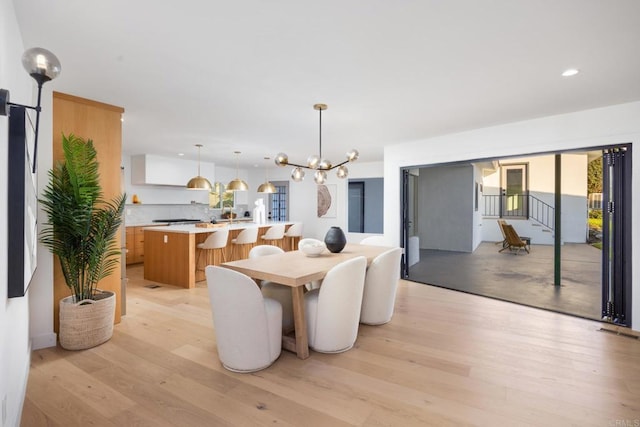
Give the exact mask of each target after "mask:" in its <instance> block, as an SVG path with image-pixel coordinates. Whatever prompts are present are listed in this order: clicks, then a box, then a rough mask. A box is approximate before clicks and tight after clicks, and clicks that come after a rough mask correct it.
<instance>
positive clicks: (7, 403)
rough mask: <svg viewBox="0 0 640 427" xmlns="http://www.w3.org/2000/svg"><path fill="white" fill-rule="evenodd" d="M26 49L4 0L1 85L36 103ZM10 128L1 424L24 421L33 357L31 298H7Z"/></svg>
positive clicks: (3, 209)
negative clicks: (25, 61) (23, 60)
mask: <svg viewBox="0 0 640 427" xmlns="http://www.w3.org/2000/svg"><path fill="white" fill-rule="evenodd" d="M23 51H24V46H23V44H22V39H21V37H20V30H19V28H18V23H17V20H16V16H15V11H14V8H13V2H12V1H11V0H0V58H1V59H2V60H1V61H0V87H2V88H4V89H8V90H9V91H10V99H11V101H12V102H16V103H19V104H28V105H34V102H33V99H34V93H33V92H34V90H33V88H34V87H35V84H34V82H33V80H32V79H31V77H29V76H28V75H27V73H25V72H24V70H23V68H22V65H21V56H22V52H23ZM7 132H8V118H7V117H4V116H0V146H1V147H2V149H0V173H2V175H3V178H2V180H1V181H2V185H0V200H2V203H1V204H0V218H2V221H0V247H2V248H3V250H2V251H0V253H1V255H0V408H3V407H5V408H6V410H1V409H0V417H1V418H0V425H2V426H17V425H19V424H20V417H21V413H22V404H23V401H24V394H25V391H26V386H27V378H28V374H29V361H30V350H31V349H30V342H29V298H30V294H31V293H32V292H33V290H30V291H29V292H28V293H27V295H26V296H24V297H22V298H11V299H9V298H7V292H8V290H7V268H9V266H8V265H7V251H6V250H4V249H6V248H7V244H8V243H7V221H6V218H7V203H6V200H7V186H6V185H5V183H6V182H7V178H6V173H7V155H8V152H7V140H8V138H7Z"/></svg>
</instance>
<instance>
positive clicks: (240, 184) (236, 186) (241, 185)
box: [227, 151, 249, 191]
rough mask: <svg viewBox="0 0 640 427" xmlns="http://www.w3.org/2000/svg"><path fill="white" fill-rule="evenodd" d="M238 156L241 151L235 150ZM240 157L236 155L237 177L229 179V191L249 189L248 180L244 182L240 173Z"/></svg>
mask: <svg viewBox="0 0 640 427" xmlns="http://www.w3.org/2000/svg"><path fill="white" fill-rule="evenodd" d="M233 153H234V154H235V155H236V156H239V155H240V152H239V151H234V152H233ZM238 169H239V168H238V157H236V178H235V179H232V180H231V181H229V184H227V190H228V191H247V190H248V189H249V186H248V185H247V183H246V182H244V181H243V180H241V179H240V178H239V177H238V175H239V173H238Z"/></svg>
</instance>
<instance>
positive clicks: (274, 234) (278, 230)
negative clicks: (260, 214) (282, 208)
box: [261, 224, 284, 247]
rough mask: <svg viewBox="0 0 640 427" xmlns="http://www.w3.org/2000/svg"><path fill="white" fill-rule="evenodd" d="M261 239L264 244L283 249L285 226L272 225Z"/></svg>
mask: <svg viewBox="0 0 640 427" xmlns="http://www.w3.org/2000/svg"><path fill="white" fill-rule="evenodd" d="M261 238H262V242H263V243H264V244H267V245H274V246H278V247H282V241H283V240H284V224H275V225H272V226H271V227H269V228H268V229H267V231H266V232H265V233H264V235H263V236H262V237H261Z"/></svg>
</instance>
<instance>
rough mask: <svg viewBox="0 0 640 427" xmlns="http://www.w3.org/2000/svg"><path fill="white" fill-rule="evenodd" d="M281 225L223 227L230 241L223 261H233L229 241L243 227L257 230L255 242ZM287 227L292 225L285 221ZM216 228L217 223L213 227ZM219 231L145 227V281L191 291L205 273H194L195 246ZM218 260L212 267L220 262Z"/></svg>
mask: <svg viewBox="0 0 640 427" xmlns="http://www.w3.org/2000/svg"><path fill="white" fill-rule="evenodd" d="M274 224H282V222H276V221H269V222H267V223H266V224H255V223H248V222H242V223H229V224H228V225H226V224H225V225H222V224H220V225H221V226H226V227H228V228H229V239H228V241H227V246H226V247H225V248H224V249H223V250H224V251H225V259H226V260H227V261H234V258H233V257H232V255H233V250H232V249H233V248H232V245H231V239H234V238H235V237H236V236H237V235H238V234H239V233H240V231H242V230H244V229H245V228H250V227H251V228H252V227H257V228H259V230H258V243H257V244H260V236H262V235H263V234H264V233H265V232H266V231H267V229H268V228H269V227H271V226H272V225H274ZM284 224H285V228H288V227H289V226H290V225H291V224H293V223H291V222H285V223H284ZM216 225H218V224H216ZM217 230H219V227H216V228H201V227H196V225H194V224H186V225H170V226H168V227H167V226H164V227H145V228H144V254H145V256H144V278H145V279H146V280H152V281H154V282H158V283H165V284H168V285H175V286H181V287H184V288H194V287H195V285H196V282H199V281H201V280H204V279H205V275H204V271H196V262H197V255H198V251H199V250H198V249H197V248H196V245H197V244H198V243H202V242H204V241H205V240H206V238H207V237H208V236H209V235H210V234H211V233H215V232H216V231H217ZM221 262H222V260H221V259H219V258H218V257H216V258H214V264H219V263H221Z"/></svg>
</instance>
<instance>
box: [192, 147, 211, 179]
mask: <svg viewBox="0 0 640 427" xmlns="http://www.w3.org/2000/svg"><path fill="white" fill-rule="evenodd" d="M196 147H198V176H196V177H194V178H191V179H190V180H189V182H188V183H187V188H188V189H189V190H208V191H211V188H212V186H211V183H210V182H209V180H208V179H207V178H205V177H203V176H200V149H201V148H202V144H196Z"/></svg>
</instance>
